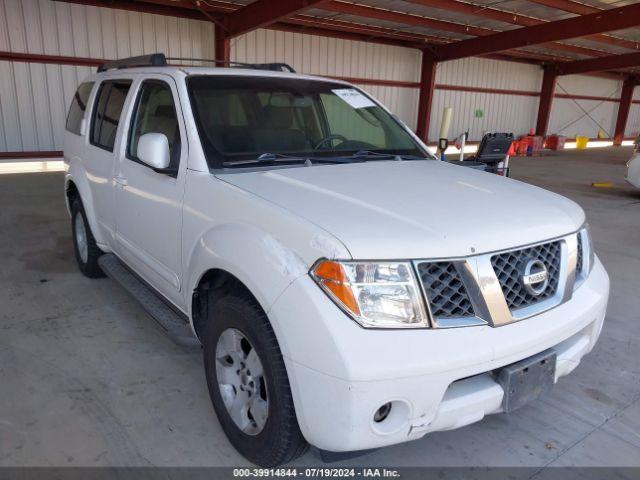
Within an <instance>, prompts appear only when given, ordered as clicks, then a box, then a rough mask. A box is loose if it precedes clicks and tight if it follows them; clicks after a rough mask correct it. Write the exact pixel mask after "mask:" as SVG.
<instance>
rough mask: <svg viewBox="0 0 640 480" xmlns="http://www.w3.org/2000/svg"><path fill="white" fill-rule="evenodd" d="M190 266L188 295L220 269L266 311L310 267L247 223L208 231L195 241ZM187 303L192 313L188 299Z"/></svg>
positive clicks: (268, 235) (219, 226)
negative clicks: (210, 274)
mask: <svg viewBox="0 0 640 480" xmlns="http://www.w3.org/2000/svg"><path fill="white" fill-rule="evenodd" d="M187 265H188V267H187V269H186V271H187V272H188V283H187V285H189V286H190V288H189V289H186V291H185V294H186V295H191V293H192V292H193V290H194V289H195V288H196V287H197V285H198V283H199V282H200V279H201V278H202V276H203V275H204V274H205V273H206V272H207V271H209V270H212V269H220V270H224V271H226V272H228V273H230V274H232V275H234V276H235V277H236V278H237V279H238V280H240V281H241V282H242V283H243V284H244V285H245V286H246V287H247V288H248V289H249V290H250V291H251V293H252V294H253V295H254V296H255V297H256V300H258V302H259V303H260V305H261V306H262V308H263V310H264V311H265V312H268V311H269V309H270V308H271V306H272V305H273V303H274V302H275V300H276V299H277V298H278V296H279V295H280V294H281V293H282V292H283V291H284V290H285V288H286V287H287V286H288V285H289V284H291V282H293V281H294V280H296V279H297V278H299V277H300V276H302V275H305V274H306V273H307V272H308V271H309V268H310V265H308V264H307V262H305V261H304V260H303V259H302V258H301V257H300V256H299V255H298V254H297V253H296V252H294V251H293V250H291V249H290V248H288V247H287V246H285V245H284V244H283V243H282V242H281V241H280V240H279V239H277V238H276V237H274V236H273V235H271V234H269V233H267V232H265V231H263V230H261V229H259V228H258V227H256V226H253V225H248V224H222V225H218V226H216V227H214V228H212V229H211V230H209V231H207V232H206V233H205V234H204V235H202V237H201V238H200V239H199V240H198V241H197V242H196V244H195V247H194V249H193V252H192V254H191V256H190V259H189V261H188V264H187ZM185 300H186V302H185V303H186V304H187V305H189V309H190V310H191V307H192V305H191V302H190V301H189V298H185ZM190 313H191V312H190ZM190 316H191V315H190Z"/></svg>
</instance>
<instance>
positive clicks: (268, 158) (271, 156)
mask: <svg viewBox="0 0 640 480" xmlns="http://www.w3.org/2000/svg"><path fill="white" fill-rule="evenodd" d="M351 161H352V160H351V159H349V158H344V157H309V156H293V155H285V154H283V153H268V152H267V153H263V154H261V155H258V157H256V158H250V159H248V160H232V161H228V162H223V163H222V166H224V167H237V166H242V165H259V164H261V163H263V164H270V163H280V162H283V163H285V162H298V163H308V164H309V165H311V164H312V163H316V162H317V163H350V162H351Z"/></svg>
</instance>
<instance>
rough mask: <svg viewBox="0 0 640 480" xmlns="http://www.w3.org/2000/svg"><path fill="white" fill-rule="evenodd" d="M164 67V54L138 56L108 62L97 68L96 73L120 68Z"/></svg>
mask: <svg viewBox="0 0 640 480" xmlns="http://www.w3.org/2000/svg"><path fill="white" fill-rule="evenodd" d="M166 65H167V58H166V57H165V56H164V53H152V54H151V55H140V56H139V57H129V58H122V59H120V60H109V61H108V62H104V63H103V64H102V65H100V66H99V67H98V72H106V71H107V70H117V69H121V68H135V67H165V66H166Z"/></svg>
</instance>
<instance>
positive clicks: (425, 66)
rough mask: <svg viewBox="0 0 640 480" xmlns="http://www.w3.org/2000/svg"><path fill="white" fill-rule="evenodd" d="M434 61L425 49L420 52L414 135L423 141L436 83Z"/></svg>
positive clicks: (427, 132) (426, 133)
mask: <svg viewBox="0 0 640 480" xmlns="http://www.w3.org/2000/svg"><path fill="white" fill-rule="evenodd" d="M436 65H437V63H436V61H435V59H434V58H433V55H431V54H430V53H428V52H427V51H423V52H422V66H421V70H420V96H419V100H418V124H417V128H416V135H418V137H420V139H421V140H422V141H423V142H425V143H426V142H427V140H428V137H429V121H430V119H431V105H432V103H433V91H434V90H435V85H436Z"/></svg>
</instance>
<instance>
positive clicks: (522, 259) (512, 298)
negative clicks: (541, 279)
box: [491, 241, 561, 311]
mask: <svg viewBox="0 0 640 480" xmlns="http://www.w3.org/2000/svg"><path fill="white" fill-rule="evenodd" d="M560 256H561V246H560V242H559V241H556V242H551V243H545V244H543V245H536V246H535V247H530V248H524V249H522V250H514V251H511V252H504V253H499V254H497V255H494V256H492V257H491V265H492V266H493V269H494V271H495V273H496V276H497V277H498V281H499V282H500V287H501V288H502V293H504V297H505V300H506V301H507V305H508V306H509V309H510V310H511V311H513V310H517V309H519V308H523V307H528V306H530V305H534V304H536V303H538V302H541V301H543V300H546V299H548V298H550V297H552V296H553V295H554V294H555V293H556V291H557V289H558V283H559V281H560ZM531 259H535V260H540V261H542V263H544V264H545V266H546V267H547V271H548V273H549V277H548V278H549V284H548V285H547V288H546V289H545V290H544V292H542V294H540V295H538V296H535V295H532V294H531V293H529V292H528V291H527V290H526V289H525V288H524V285H523V284H522V282H521V280H520V277H521V275H522V272H523V270H524V266H525V264H526V262H528V261H529V260H531Z"/></svg>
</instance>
